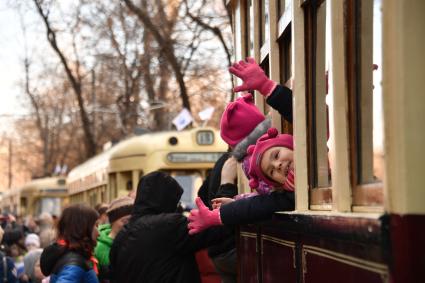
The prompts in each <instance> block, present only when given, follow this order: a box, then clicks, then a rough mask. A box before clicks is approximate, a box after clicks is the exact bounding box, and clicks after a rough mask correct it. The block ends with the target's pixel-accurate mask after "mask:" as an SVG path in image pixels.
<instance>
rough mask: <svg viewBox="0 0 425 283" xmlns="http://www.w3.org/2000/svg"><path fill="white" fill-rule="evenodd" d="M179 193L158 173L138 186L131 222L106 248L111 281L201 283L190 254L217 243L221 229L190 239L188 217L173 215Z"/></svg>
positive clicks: (163, 174)
mask: <svg viewBox="0 0 425 283" xmlns="http://www.w3.org/2000/svg"><path fill="white" fill-rule="evenodd" d="M182 193H183V189H182V188H181V187H180V185H179V184H178V183H177V181H176V180H175V179H173V178H172V177H170V176H169V175H167V174H165V173H163V172H152V173H150V174H148V175H146V176H144V177H143V178H142V179H141V180H140V181H139V184H138V186H137V195H136V200H135V203H134V207H133V212H132V215H131V218H130V222H129V223H128V224H126V225H125V226H124V228H123V229H122V230H121V231H120V232H119V233H118V235H117V236H116V238H115V240H114V243H113V244H112V247H111V252H110V265H111V266H110V268H111V273H112V277H113V279H112V280H111V281H112V282H119V283H126V282H164V283H166V282H194V283H196V282H200V275H199V271H198V266H197V263H196V260H195V252H196V251H198V250H200V249H203V248H206V247H207V246H209V245H212V244H215V243H218V242H220V241H221V240H222V239H223V237H224V236H225V233H224V228H222V227H219V229H209V230H208V231H205V232H203V233H199V234H197V235H194V236H190V235H189V234H188V229H187V224H188V222H187V218H186V217H185V216H183V215H182V214H181V213H176V209H177V205H178V203H179V201H180V197H181V195H182Z"/></svg>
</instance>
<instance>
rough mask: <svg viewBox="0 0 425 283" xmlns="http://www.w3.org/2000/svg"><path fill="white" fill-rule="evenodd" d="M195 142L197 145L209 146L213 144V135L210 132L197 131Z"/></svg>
mask: <svg viewBox="0 0 425 283" xmlns="http://www.w3.org/2000/svg"><path fill="white" fill-rule="evenodd" d="M196 142H197V143H198V144H199V145H210V144H213V143H214V133H213V132H212V131H199V132H197V133H196Z"/></svg>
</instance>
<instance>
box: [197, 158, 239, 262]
mask: <svg viewBox="0 0 425 283" xmlns="http://www.w3.org/2000/svg"><path fill="white" fill-rule="evenodd" d="M229 157H230V153H225V154H223V155H222V156H221V157H220V158H219V159H218V160H217V162H216V163H215V164H214V167H213V169H212V170H211V172H210V173H209V174H208V176H207V178H206V179H205V181H204V182H203V183H202V186H201V187H200V188H199V191H198V196H199V197H200V198H201V199H202V201H203V202H204V204H205V205H206V206H208V207H209V208H212V205H211V200H212V199H214V198H219V197H228V198H233V197H234V196H235V195H237V194H238V187H237V186H236V185H234V184H223V185H220V183H221V170H222V169H223V165H224V163H225V162H226V161H227V159H229ZM225 229H226V233H227V236H226V238H225V239H223V241H221V242H220V243H219V244H217V245H214V246H211V247H209V248H208V255H209V256H210V257H211V258H213V257H216V256H218V255H221V254H224V253H226V252H228V251H230V250H232V249H234V248H235V246H236V242H235V237H236V236H235V229H234V227H226V228H225Z"/></svg>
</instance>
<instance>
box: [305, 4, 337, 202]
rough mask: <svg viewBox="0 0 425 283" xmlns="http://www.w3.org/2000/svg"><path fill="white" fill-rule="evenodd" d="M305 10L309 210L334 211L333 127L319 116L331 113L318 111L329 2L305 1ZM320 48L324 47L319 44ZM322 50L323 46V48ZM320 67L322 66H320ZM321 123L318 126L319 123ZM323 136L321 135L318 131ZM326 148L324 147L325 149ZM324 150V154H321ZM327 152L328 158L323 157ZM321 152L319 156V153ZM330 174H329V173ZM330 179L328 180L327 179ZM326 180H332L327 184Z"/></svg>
mask: <svg viewBox="0 0 425 283" xmlns="http://www.w3.org/2000/svg"><path fill="white" fill-rule="evenodd" d="M302 7H303V9H304V15H305V17H304V19H305V23H304V25H305V58H306V62H305V64H306V101H307V106H306V107H307V140H308V146H307V156H308V158H307V159H308V179H309V180H308V183H309V208H310V210H331V209H332V183H331V182H332V180H331V177H330V173H329V170H330V168H329V166H328V164H329V161H328V160H329V159H328V149H327V145H326V143H327V136H329V133H328V131H329V127H328V122H327V121H328V117H325V120H324V118H323V117H321V120H320V117H319V115H328V111H327V110H325V111H318V109H320V108H318V107H319V106H321V107H322V108H323V107H325V109H326V103H324V102H325V101H324V99H325V97H326V86H325V89H323V82H325V76H323V78H322V80H323V82H322V81H319V80H318V79H317V77H318V76H317V73H318V65H319V67H323V71H324V72H325V70H324V69H325V67H326V61H325V60H326V49H325V42H326V17H327V15H326V1H325V0H321V1H305V2H304V3H303V4H302ZM319 8H321V9H324V10H321V11H323V12H324V13H325V15H324V17H323V18H322V19H321V20H322V23H317V21H318V17H317V15H318V14H317V12H318V10H319ZM320 24H322V26H320ZM318 27H323V29H322V32H323V38H322V39H323V42H322V43H321V44H322V45H321V47H322V48H323V50H320V51H322V52H323V56H324V57H323V58H324V59H325V60H323V62H321V63H322V64H321V65H320V64H318V63H317V59H318V58H319V57H318V54H317V53H318V52H317V47H318V41H317V38H318V35H317V34H318V32H319V31H318V30H317V28H318ZM319 44H320V43H319ZM319 47H320V46H319ZM319 63H320V62H319ZM318 83H319V85H321V86H322V92H323V93H319V94H321V95H322V97H319V98H322V99H323V101H322V102H323V103H324V105H318V104H317V100H318V99H317V97H316V96H317V94H318V93H317V85H318ZM318 122H319V123H320V122H321V124H319V125H317V123H318ZM318 130H319V131H322V132H317V131H318ZM318 133H319V134H320V135H321V136H319V137H321V138H322V139H323V137H326V140H322V143H321V144H319V145H318V142H317V139H318V135H317V134H318ZM323 146H324V147H323ZM318 147H320V150H321V152H320V151H319V150H318ZM325 150H326V154H323V153H324V151H325ZM318 151H319V152H318ZM318 163H320V164H322V166H321V167H322V170H319V166H320V164H319V165H318ZM324 164H325V165H326V167H327V170H324V169H323V168H324V166H325V165H324ZM326 172H327V173H326ZM326 175H327V176H326ZM325 179H327V180H328V182H327V183H325Z"/></svg>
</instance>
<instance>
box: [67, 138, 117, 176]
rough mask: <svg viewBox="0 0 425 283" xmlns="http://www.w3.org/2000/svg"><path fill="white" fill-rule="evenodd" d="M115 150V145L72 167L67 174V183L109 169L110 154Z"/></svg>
mask: <svg viewBox="0 0 425 283" xmlns="http://www.w3.org/2000/svg"><path fill="white" fill-rule="evenodd" d="M115 149H116V145H115V146H113V147H111V148H109V149H108V150H106V151H104V152H102V153H99V154H98V155H96V156H94V157H92V158H90V159H88V160H87V161H85V162H84V163H81V164H80V165H78V166H76V167H74V168H73V169H72V170H71V171H70V172H69V173H68V178H67V180H68V183H70V182H73V181H75V180H77V179H80V178H81V177H83V176H87V175H90V174H91V173H93V172H97V171H99V170H102V169H104V170H106V169H107V168H108V167H109V160H110V158H111V154H112V152H113V151H115Z"/></svg>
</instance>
